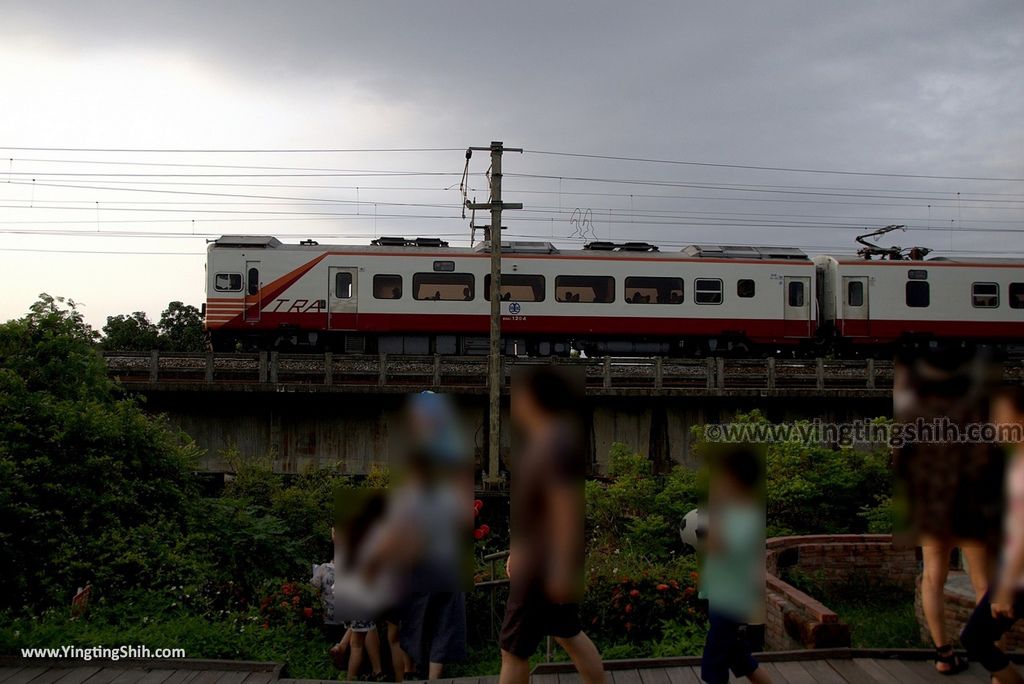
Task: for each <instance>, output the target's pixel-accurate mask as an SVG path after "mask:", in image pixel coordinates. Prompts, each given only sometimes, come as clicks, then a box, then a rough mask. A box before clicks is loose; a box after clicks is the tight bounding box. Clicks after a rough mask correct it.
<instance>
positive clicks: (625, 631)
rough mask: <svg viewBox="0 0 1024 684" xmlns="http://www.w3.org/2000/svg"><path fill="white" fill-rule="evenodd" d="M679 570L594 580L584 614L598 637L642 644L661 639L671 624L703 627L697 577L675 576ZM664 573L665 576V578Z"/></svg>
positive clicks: (585, 600) (583, 609) (597, 577)
mask: <svg viewBox="0 0 1024 684" xmlns="http://www.w3.org/2000/svg"><path fill="white" fill-rule="evenodd" d="M673 570H678V569H677V568H673V569H669V568H656V569H655V572H658V573H659V574H656V575H655V574H651V573H649V572H646V571H645V572H644V573H642V574H640V575H639V576H629V575H627V576H622V577H619V578H613V577H608V576H607V575H602V576H596V577H591V578H590V580H589V581H588V583H587V593H586V595H585V598H584V603H583V605H582V606H581V612H582V615H583V618H584V624H585V625H590V626H591V627H593V628H594V629H593V631H594V633H595V634H597V635H598V636H603V637H605V638H610V639H613V640H617V641H628V642H630V643H634V644H639V643H642V642H647V641H651V640H655V639H659V638H661V637H662V636H663V635H662V633H661V629H662V626H663V623H664V622H665V621H667V620H675V621H683V622H685V623H687V624H702V623H703V622H704V616H703V612H702V610H701V608H700V606H699V605H698V603H697V589H696V587H695V586H694V584H695V582H696V576H695V575H691V574H686V575H685V576H683V577H681V578H680V579H676V577H674V576H672V575H674V574H676V573H675V572H673ZM661 573H665V575H662V574H661Z"/></svg>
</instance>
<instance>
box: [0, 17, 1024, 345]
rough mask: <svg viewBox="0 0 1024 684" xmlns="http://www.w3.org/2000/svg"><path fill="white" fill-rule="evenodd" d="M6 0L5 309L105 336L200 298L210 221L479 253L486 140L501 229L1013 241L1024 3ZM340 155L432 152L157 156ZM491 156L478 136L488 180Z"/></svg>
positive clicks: (998, 244) (667, 240) (988, 243)
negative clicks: (37, 313)
mask: <svg viewBox="0 0 1024 684" xmlns="http://www.w3.org/2000/svg"><path fill="white" fill-rule="evenodd" d="M2 15H3V20H2V21H0V284H2V286H3V295H2V298H0V320H5V319H7V318H9V317H14V316H19V315H22V314H23V313H24V312H25V310H26V309H27V307H28V305H29V304H30V303H31V302H32V301H34V299H35V297H36V296H37V295H38V294H39V293H40V292H48V293H50V294H53V295H63V296H68V297H72V298H74V299H75V300H77V301H79V302H81V303H82V305H83V308H84V311H85V313H86V316H87V319H88V320H89V321H90V322H91V323H92V324H94V325H96V326H97V327H101V326H102V324H103V323H104V321H105V319H106V316H108V315H111V314H116V313H129V312H132V311H136V310H143V311H146V312H147V313H149V315H150V316H151V317H152V318H156V317H158V316H159V314H160V311H161V310H162V309H163V308H164V306H165V305H166V303H167V302H169V301H171V300H183V301H185V302H187V303H191V304H195V305H199V304H200V303H201V302H202V300H203V296H204V295H203V287H204V283H203V262H204V250H205V239H206V237H208V236H214V235H219V234H223V233H243V234H244V233H249V234H272V235H277V236H279V237H281V238H282V239H284V240H286V241H288V240H298V239H301V238H302V237H305V236H316V239H318V240H319V241H320V242H321V243H326V242H330V241H332V240H334V241H339V242H360V243H363V242H365V241H366V240H368V239H370V238H372V237H373V236H374V235H396V234H397V235H407V236H416V235H444V236H447V237H448V239H450V240H451V241H452V244H462V245H464V244H468V237H469V228H468V221H465V220H462V219H461V212H460V209H459V206H460V204H461V201H462V196H461V194H460V193H459V191H458V184H459V180H460V176H461V172H462V169H463V164H464V155H463V152H462V151H461V150H463V149H464V148H465V147H466V146H468V145H486V144H488V142H489V141H491V140H503V141H505V143H506V144H507V145H510V146H519V147H524V148H526V150H527V152H526V153H525V154H523V155H511V154H509V155H507V156H506V159H505V173H506V178H505V190H506V200H507V201H517V200H520V201H522V202H524V203H525V205H526V208H527V211H523V212H516V213H515V214H514V215H509V216H508V217H507V219H506V222H505V223H506V225H507V226H509V231H508V233H510V237H512V238H515V237H517V236H518V237H522V238H526V237H533V238H537V237H540V238H543V239H552V240H554V241H555V242H556V243H558V244H560V245H562V246H571V245H579V244H580V243H581V241H580V240H579V239H578V238H576V237H573V236H574V235H577V234H578V233H579V232H580V231H579V222H578V221H577V220H576V217H581V216H582V217H583V219H584V220H583V223H584V225H583V228H584V232H586V233H587V234H588V235H589V236H599V237H601V238H602V239H604V238H608V237H610V238H612V239H616V240H626V239H634V240H635V239H645V240H648V241H651V242H657V243H660V244H662V245H664V246H665V247H664V249H678V248H679V247H680V246H681V245H684V244H689V243H691V242H697V243H701V242H714V243H724V244H762V245H794V246H800V247H803V248H805V249H806V250H807V251H808V252H810V253H822V252H850V251H852V250H853V249H854V247H855V244H854V241H853V239H854V237H855V236H856V235H857V234H858V233H859V232H862V230H863V227H880V226H883V225H886V224H889V223H906V224H908V225H909V226H910V227H911V228H912V229H913V230H911V231H908V232H906V233H897V234H892V235H889V236H887V237H886V238H885V239H883V241H882V243H883V244H886V245H890V244H901V245H903V246H910V245H911V244H921V245H925V246H928V247H931V248H933V249H934V250H935V252H936V254H944V255H950V254H952V255H955V254H961V255H981V254H1007V253H1017V254H1022V255H1024V233H1022V232H1021V231H1022V230H1024V182H1021V180H1020V179H1024V3H1022V2H1020V1H1019V0H1005V1H1004V2H984V3H982V2H974V1H965V2H891V1H887V2H858V3H839V2H820V1H818V0H814V1H808V2H748V3H724V2H716V3H680V2H634V3H625V2H621V1H617V2H589V3H583V2H577V3H560V2H550V1H539V2H522V1H520V0H516V1H515V2H505V3H501V4H498V3H492V2H482V1H480V0H476V1H474V2H412V1H410V2H404V3H399V2H380V1H374V2H364V3H350V2H322V3H321V2H287V3H285V2H280V3H269V2H255V1H253V0H245V1H244V2H242V1H240V2H208V1H206V2H161V3H155V2H153V3H134V2H118V3H113V2H111V3H102V2H83V1H81V0H71V1H68V2H46V1H40V0H33V1H32V2H23V3H19V2H4V3H3V11H2ZM14 148H33V149H14ZM41 148H65V149H41ZM66 148H94V149H95V150H96V151H76V150H72V149H66ZM357 148H358V149H374V150H379V149H383V148H431V149H436V150H440V151H431V152H422V151H421V152H372V153H370V152H368V153H352V152H329V153H328V152H302V153H298V152H274V153H270V152H180V151H176V152H157V151H152V150H169V149H170V150H186V149H187V150H196V149H204V150H206V149H216V150H270V149H274V150H280V149H289V150H295V149H301V150H311V149H317V150H324V149H333V150H350V149H357ZM112 149H130V150H147V151H130V152H114V151H110V150H112ZM541 151H557V152H570V153H583V154H598V155H610V156H620V157H621V156H626V157H641V158H656V159H664V160H679V161H695V162H706V163H710V164H727V165H729V164H732V165H739V166H761V167H776V168H778V167H784V168H798V169H812V170H818V171H857V172H871V173H874V174H908V175H912V176H915V175H916V176H947V177H960V178H958V179H951V178H945V179H943V178H914V177H909V178H908V177H902V176H893V175H847V174H836V173H805V172H793V171H779V170H765V169H750V168H733V167H729V166H725V167H722V166H695V165H681V164H656V163H644V162H627V161H621V160H600V159H592V158H578V157H564V156H556V155H547V154H540V153H539V152H541ZM97 162H104V163H102V164H100V163H97ZM111 162H119V163H111ZM124 162H131V163H128V164H126V163H124ZM239 167H246V168H239ZM252 167H264V168H252ZM266 167H270V168H266ZM486 168H487V160H486V159H485V155H483V154H481V153H477V155H476V156H474V158H473V159H472V161H471V164H470V172H471V177H470V186H471V193H470V196H471V197H472V196H474V195H475V196H477V197H478V199H479V200H480V201H484V200H486V190H485V185H486V181H485V180H484V178H483V175H482V174H483V172H484V171H486ZM414 172H415V175H410V174H413V173H414ZM399 173H400V174H402V175H398V174H399ZM115 174H116V175H115ZM516 174H524V175H523V176H518V175H516ZM967 177H970V178H986V179H1004V180H966V179H964V178H967ZM1013 179H1017V180H1013ZM610 181H618V182H610ZM622 181H629V182H622ZM68 186H75V187H68ZM958 193H959V194H958ZM577 209H578V210H579V211H576V210H577ZM74 232H80V233H81V234H79V235H74V234H72V233H74ZM171 234H173V235H171ZM110 252H121V254H110Z"/></svg>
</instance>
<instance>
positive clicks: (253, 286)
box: [245, 267, 260, 295]
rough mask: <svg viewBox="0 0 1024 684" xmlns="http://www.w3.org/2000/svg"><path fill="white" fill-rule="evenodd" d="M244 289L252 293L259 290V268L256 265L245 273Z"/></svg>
mask: <svg viewBox="0 0 1024 684" xmlns="http://www.w3.org/2000/svg"><path fill="white" fill-rule="evenodd" d="M245 279H246V281H247V282H246V284H245V291H246V292H247V293H249V294H250V295H254V294H256V293H258V292H259V291H260V270H259V269H258V268H256V267H253V268H250V269H249V272H248V273H246V278H245Z"/></svg>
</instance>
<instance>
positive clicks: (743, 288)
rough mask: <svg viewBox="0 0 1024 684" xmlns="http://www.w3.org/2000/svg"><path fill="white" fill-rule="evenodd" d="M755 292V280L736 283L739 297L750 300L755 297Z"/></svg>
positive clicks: (743, 280)
mask: <svg viewBox="0 0 1024 684" xmlns="http://www.w3.org/2000/svg"><path fill="white" fill-rule="evenodd" d="M755 291H756V289H755V286H754V281H753V280H750V279H749V278H744V279H742V280H737V281H736V296H737V297H743V298H744V299H749V298H751V297H753V296H754V292H755Z"/></svg>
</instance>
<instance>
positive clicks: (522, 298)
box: [484, 273, 544, 302]
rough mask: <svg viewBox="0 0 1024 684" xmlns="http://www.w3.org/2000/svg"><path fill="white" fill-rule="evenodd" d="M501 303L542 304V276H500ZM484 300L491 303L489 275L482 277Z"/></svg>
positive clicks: (516, 274)
mask: <svg viewBox="0 0 1024 684" xmlns="http://www.w3.org/2000/svg"><path fill="white" fill-rule="evenodd" d="M500 287H501V301H503V302H509V301H511V302H543V301H544V276H542V275H529V274H526V273H502V274H501V283H500ZM484 299H486V300H487V301H491V275H490V274H489V273H488V274H487V275H486V276H484Z"/></svg>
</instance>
